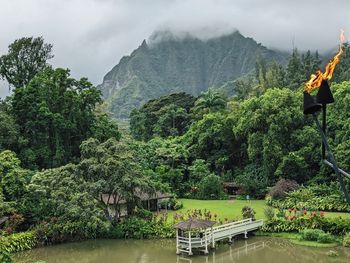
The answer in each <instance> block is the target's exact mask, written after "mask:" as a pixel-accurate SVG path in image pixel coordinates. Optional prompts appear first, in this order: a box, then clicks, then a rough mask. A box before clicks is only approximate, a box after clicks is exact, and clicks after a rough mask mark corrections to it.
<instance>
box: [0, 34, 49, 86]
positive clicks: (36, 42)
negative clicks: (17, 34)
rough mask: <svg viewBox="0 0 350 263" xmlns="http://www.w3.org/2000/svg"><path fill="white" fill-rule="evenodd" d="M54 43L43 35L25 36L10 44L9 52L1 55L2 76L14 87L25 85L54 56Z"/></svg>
mask: <svg viewBox="0 0 350 263" xmlns="http://www.w3.org/2000/svg"><path fill="white" fill-rule="evenodd" d="M51 52H52V45H51V44H46V43H44V39H43V38H42V37H37V38H33V37H23V38H20V39H17V40H15V42H13V43H12V44H10V45H9V49H8V53H7V54H6V55H3V56H1V57H0V76H1V77H2V78H3V79H6V80H7V82H8V83H9V84H10V85H11V86H13V87H16V88H17V87H24V86H25V85H27V84H28V83H29V81H30V80H31V79H33V78H34V77H35V75H36V74H38V73H39V72H41V71H42V70H44V69H45V68H46V67H47V66H48V64H47V61H48V60H49V59H51V58H53V55H52V53H51Z"/></svg>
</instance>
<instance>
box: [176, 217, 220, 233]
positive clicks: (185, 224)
mask: <svg viewBox="0 0 350 263" xmlns="http://www.w3.org/2000/svg"><path fill="white" fill-rule="evenodd" d="M215 224H216V222H215V221H210V220H201V219H197V218H190V219H188V220H186V221H182V222H180V223H177V224H176V225H174V228H178V229H181V230H188V229H200V228H209V227H212V226H213V225H215Z"/></svg>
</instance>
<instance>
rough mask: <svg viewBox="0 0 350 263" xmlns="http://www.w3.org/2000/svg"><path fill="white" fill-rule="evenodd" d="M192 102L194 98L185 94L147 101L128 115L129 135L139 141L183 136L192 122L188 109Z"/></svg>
mask: <svg viewBox="0 0 350 263" xmlns="http://www.w3.org/2000/svg"><path fill="white" fill-rule="evenodd" d="M194 101H195V98H194V97H193V96H191V95H188V94H186V93H175V94H171V95H168V96H163V97H160V98H159V99H154V100H150V101H148V102H147V103H146V104H145V105H143V106H142V107H141V108H140V109H139V110H137V109H134V110H133V111H132V113H131V114H130V131H131V134H132V135H133V136H134V138H136V139H139V140H149V139H151V138H152V137H154V136H160V137H168V136H176V135H182V134H184V132H185V131H186V130H187V129H188V127H189V125H190V124H191V121H192V118H191V113H190V109H191V108H192V107H193V104H194Z"/></svg>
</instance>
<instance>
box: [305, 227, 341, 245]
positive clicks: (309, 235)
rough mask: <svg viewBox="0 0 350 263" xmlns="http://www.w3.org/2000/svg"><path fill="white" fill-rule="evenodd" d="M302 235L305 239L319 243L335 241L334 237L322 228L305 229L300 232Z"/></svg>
mask: <svg viewBox="0 0 350 263" xmlns="http://www.w3.org/2000/svg"><path fill="white" fill-rule="evenodd" d="M300 237H301V239H303V240H308V241H317V242H319V243H332V242H334V237H333V236H332V235H331V234H328V233H325V232H324V231H323V230H321V229H304V230H303V231H301V232H300Z"/></svg>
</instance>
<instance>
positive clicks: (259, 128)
mask: <svg viewBox="0 0 350 263" xmlns="http://www.w3.org/2000/svg"><path fill="white" fill-rule="evenodd" d="M301 95H302V94H301V93H296V92H293V91H291V90H289V89H268V90H267V91H266V92H265V93H264V94H263V95H262V96H260V97H259V98H251V99H249V100H246V101H244V102H243V103H241V105H240V108H239V110H238V111H237V112H235V113H234V114H233V118H234V119H235V121H234V122H233V124H234V125H233V132H234V136H235V139H236V140H237V143H239V144H240V145H241V147H240V150H241V159H243V160H244V162H243V163H241V167H242V168H243V167H245V166H247V165H249V164H254V165H257V166H258V167H259V168H262V169H263V177H264V178H267V182H268V184H270V183H272V182H274V181H275V180H276V178H278V177H279V176H283V177H284V178H288V179H296V178H295V177H297V178H298V180H300V181H305V180H308V179H310V178H311V177H312V176H314V175H316V174H317V173H318V172H319V165H318V162H319V159H318V157H319V156H317V154H318V153H319V151H318V148H319V142H318V137H317V132H316V131H315V128H314V126H313V123H312V122H311V119H310V118H305V116H304V115H303V112H302V110H301V108H300V107H301V106H300V105H301V101H302V97H301ZM310 126H311V127H310ZM294 157H295V158H294ZM293 158H294V159H293ZM300 158H301V159H300ZM301 160H302V161H301ZM299 161H300V162H299ZM291 162H293V163H295V164H296V163H298V166H294V168H295V169H294V170H290V169H288V167H289V168H290V166H289V164H290V163H291ZM297 167H298V168H297ZM301 169H303V170H304V173H303V174H300V173H299V174H298V172H300V170H301ZM300 181H298V182H300Z"/></svg>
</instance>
